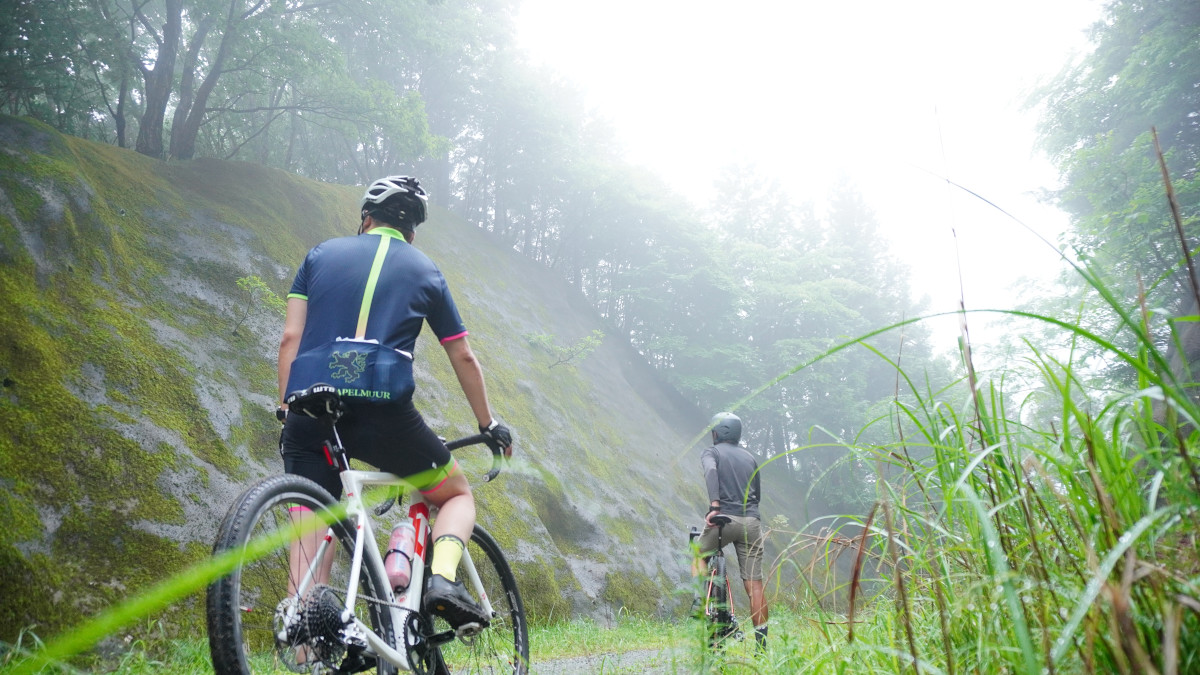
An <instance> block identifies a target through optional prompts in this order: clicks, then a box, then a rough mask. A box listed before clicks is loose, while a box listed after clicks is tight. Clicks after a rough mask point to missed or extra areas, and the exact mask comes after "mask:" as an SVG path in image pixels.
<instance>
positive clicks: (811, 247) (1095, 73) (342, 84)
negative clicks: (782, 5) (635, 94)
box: [0, 0, 1200, 509]
mask: <svg viewBox="0 0 1200 675" xmlns="http://www.w3.org/2000/svg"><path fill="white" fill-rule="evenodd" d="M5 5H6V10H5V13H6V16H5V20H4V23H3V29H2V31H3V32H2V33H0V110H3V111H4V112H6V113H9V114H15V115H27V116H32V117H35V118H37V119H39V120H41V121H44V122H46V123H48V124H51V125H52V126H54V127H55V128H57V129H59V130H62V131H64V132H67V133H70V134H74V135H78V136H81V137H84V138H88V139H93V140H100V141H104V142H108V143H113V144H116V145H119V146H122V147H128V148H133V149H136V150H137V151H138V152H140V153H143V154H146V155H150V156H153V157H159V158H165V159H168V160H172V161H175V160H188V159H191V158H194V157H217V158H225V159H238V160H245V161H249V162H256V163H261V164H264V165H268V166H272V167H278V168H280V169H283V170H285V171H289V172H293V173H296V174H299V175H303V176H306V177H310V178H314V179H318V180H322V181H328V182H336V183H342V184H363V183H366V182H368V181H369V180H371V179H373V178H374V177H377V176H378V175H383V174H387V173H397V172H401V173H412V174H414V175H417V176H419V177H420V178H421V179H422V181H423V182H424V183H425V185H426V186H427V188H428V189H429V190H430V192H431V194H432V197H433V199H434V200H435V201H436V202H437V203H439V204H440V205H442V206H445V207H448V208H450V209H451V210H453V211H454V212H456V213H458V214H459V215H461V216H462V217H464V218H465V219H467V220H468V221H470V222H473V223H475V224H477V225H478V226H479V227H481V228H484V229H486V230H488V231H490V232H492V233H493V234H494V235H495V236H496V237H498V238H500V239H501V240H503V241H504V242H507V243H509V244H511V246H512V247H513V248H514V249H515V250H517V251H519V252H520V253H522V254H523V255H525V256H527V257H528V258H529V259H530V261H531V264H539V265H544V266H546V267H549V268H552V269H553V270H555V271H556V272H557V273H558V274H560V275H561V276H562V277H563V278H564V279H566V280H567V281H568V282H569V283H571V284H572V285H574V286H576V287H577V288H578V289H580V291H582V293H583V294H584V295H585V296H586V297H587V299H588V300H589V301H590V302H591V303H592V305H593V306H594V307H595V308H596V310H597V311H598V312H599V313H600V315H601V316H602V317H604V319H605V320H606V321H607V322H608V324H609V325H610V326H611V332H612V333H613V334H617V335H621V336H627V337H628V339H629V341H630V343H631V344H632V345H633V346H634V347H635V348H636V349H637V350H638V351H639V352H640V353H641V354H643V355H644V356H645V358H646V359H647V361H649V362H650V363H651V364H652V365H653V366H654V367H655V368H657V369H658V370H659V371H660V372H661V373H662V375H663V376H664V377H665V378H666V379H667V380H668V381H669V382H670V383H671V384H672V385H674V386H675V387H676V388H677V389H678V390H679V391H680V392H682V393H683V394H684V395H685V396H686V397H687V398H689V399H690V400H691V401H693V402H694V403H695V404H696V405H698V406H699V407H700V408H701V409H704V410H716V409H722V408H729V407H733V406H734V405H740V408H739V412H740V413H742V414H743V415H744V417H745V418H746V419H747V430H748V436H749V437H748V438H747V441H748V444H749V446H750V447H751V448H754V449H755V450H756V452H759V453H761V454H763V455H764V456H774V455H779V454H783V453H787V452H788V451H789V450H791V449H792V448H795V447H797V446H798V445H802V444H805V443H810V442H811V443H824V442H830V441H843V442H847V443H858V444H870V443H872V442H874V441H876V440H878V437H879V433H876V431H873V429H872V425H871V420H874V419H875V418H876V416H877V411H876V407H877V404H880V403H886V402H888V401H891V400H893V399H896V398H903V397H906V396H908V395H910V394H911V391H910V388H911V387H916V388H918V389H920V388H928V389H930V390H937V389H940V388H941V387H943V386H946V385H948V384H949V383H950V382H951V378H952V377H953V376H954V374H955V373H959V374H961V364H955V363H950V362H948V360H947V359H946V358H939V357H935V349H934V346H933V345H931V344H930V342H929V335H928V330H927V329H926V328H924V327H923V326H922V325H921V324H920V323H910V324H908V325H905V326H904V327H903V328H900V329H896V330H893V331H887V332H883V333H881V334H879V335H877V336H874V337H872V338H870V339H868V340H866V341H865V344H866V345H869V346H870V348H864V347H863V346H856V347H854V348H850V349H844V350H840V351H837V352H836V353H832V354H828V355H825V352H826V350H829V349H830V348H832V347H835V346H838V345H840V344H842V343H844V342H846V341H848V340H851V339H854V338H858V337H861V336H864V335H866V334H868V333H871V332H872V331H876V330H879V329H881V328H884V327H887V326H891V325H894V324H897V323H900V322H902V321H905V320H906V319H912V318H914V317H919V316H921V313H922V310H923V306H922V302H921V299H920V298H917V297H914V294H913V293H912V291H911V290H910V287H909V268H908V265H911V264H914V262H915V263H916V264H950V261H928V260H927V261H900V260H897V259H896V258H895V257H894V256H893V255H891V253H890V251H889V250H888V248H887V247H886V246H883V245H881V242H883V241H884V240H883V238H882V237H881V236H880V233H879V228H880V223H879V222H878V221H877V219H876V217H875V215H874V212H873V210H872V208H871V207H870V205H869V199H868V197H869V196H867V195H863V194H860V193H859V192H858V191H857V189H856V188H855V186H854V185H853V183H851V182H849V181H844V182H842V183H841V184H839V186H838V187H837V188H835V190H834V192H833V194H828V195H813V197H812V198H813V200H814V201H815V200H821V201H822V202H823V203H827V204H828V207H827V208H823V209H821V210H820V212H819V213H818V211H817V209H815V208H814V206H813V203H812V202H806V203H795V202H794V200H793V199H791V198H789V197H787V196H786V195H787V194H789V193H788V192H787V191H785V190H783V189H781V186H780V185H779V184H778V182H777V179H776V178H774V177H772V176H769V175H759V174H758V173H756V170H755V169H754V168H753V167H744V168H739V169H736V170H735V169H731V171H730V175H723V176H715V177H714V180H713V185H712V189H711V192H710V194H711V195H712V201H711V202H710V203H709V204H704V205H695V204H690V203H687V202H686V201H685V200H684V199H683V198H681V197H680V196H679V195H677V194H674V193H673V192H672V191H671V189H669V188H668V187H667V186H666V185H665V183H664V182H663V181H662V180H661V179H660V178H658V177H656V176H654V175H652V174H650V173H649V172H648V171H647V170H646V169H643V168H640V167H634V166H631V165H629V164H628V163H627V162H625V161H624V160H623V159H622V151H621V148H620V147H618V145H617V143H616V141H615V140H614V136H613V134H612V132H611V130H610V129H609V128H608V127H607V126H606V123H605V121H604V120H603V119H602V118H598V117H596V116H594V115H592V114H591V113H590V111H589V110H588V109H587V108H586V106H585V105H584V103H583V97H582V96H581V94H580V93H579V92H578V91H576V90H575V89H574V88H573V87H572V86H571V85H570V84H569V83H567V82H565V81H564V80H563V78H562V77H561V76H559V75H557V74H556V73H555V72H553V71H551V70H548V69H547V68H545V67H540V66H535V65H532V64H531V63H530V62H529V60H528V59H526V58H525V57H524V56H523V54H522V53H521V51H520V50H519V49H518V48H517V47H516V46H515V29H514V16H515V12H516V11H517V10H518V8H519V5H520V3H519V2H517V1H516V0H478V1H472V2H458V1H451V0H443V1H436V2H427V1H426V0H380V1H376V2H356V1H348V0H347V1H338V0H334V1H327V2H319V1H316V0H308V1H304V0H292V1H288V2H269V1H267V0H258V1H247V0H161V1H155V2H146V1H144V0H64V1H62V2H53V3H50V2H35V1H29V0H13V1H10V2H8V3H5ZM1198 25H1200V10H1198V9H1197V6H1196V5H1195V3H1191V2H1187V1H1181V0H1175V1H1173V2H1158V3H1141V2H1126V1H1115V2H1110V3H1108V5H1107V13H1106V15H1105V20H1104V21H1103V22H1101V23H1098V24H1097V25H1096V27H1095V29H1094V31H1093V33H1092V43H1093V46H1094V51H1093V52H1092V53H1091V54H1090V55H1089V56H1088V57H1087V58H1086V59H1084V60H1083V61H1082V62H1081V63H1079V64H1078V65H1076V66H1074V67H1072V68H1068V69H1064V70H1063V72H1062V74H1061V75H1060V76H1059V77H1058V78H1057V79H1056V80H1055V81H1053V82H1052V83H1050V84H1049V85H1048V86H1046V87H1045V88H1044V89H1042V90H1040V91H1038V92H1037V93H1036V94H1035V95H1034V97H1033V98H1032V99H1031V100H1030V103H1031V104H1032V105H1040V106H1042V108H1043V109H1044V111H1045V112H1044V114H1043V117H1042V124H1041V129H1040V131H1041V134H1042V141H1043V149H1044V150H1045V151H1046V152H1047V153H1049V154H1050V155H1051V156H1052V157H1053V158H1054V160H1055V161H1056V163H1057V165H1058V166H1059V168H1060V170H1061V173H1062V176H1063V179H1064V187H1063V189H1062V190H1061V192H1060V193H1058V194H1057V195H1055V196H1054V198H1055V200H1056V202H1057V204H1058V205H1059V206H1060V207H1061V208H1062V209H1064V210H1065V211H1066V212H1067V213H1069V215H1070V217H1071V225H1072V228H1071V230H1070V231H1069V232H1068V233H1067V235H1066V236H1065V237H1064V241H1062V242H1060V243H1061V245H1062V246H1063V247H1064V250H1065V251H1067V253H1068V255H1069V256H1070V257H1073V258H1075V259H1077V260H1080V261H1084V262H1092V263H1094V264H1093V268H1094V270H1095V273H1097V274H1100V275H1103V277H1104V278H1105V279H1106V282H1107V283H1109V284H1111V285H1112V286H1113V289H1114V291H1115V292H1117V293H1119V295H1120V297H1121V298H1123V299H1124V300H1127V301H1133V300H1134V299H1135V298H1136V297H1137V296H1138V293H1139V292H1140V291H1139V288H1141V287H1144V288H1145V290H1146V293H1147V294H1148V296H1149V301H1148V306H1149V307H1151V308H1154V309H1155V311H1157V312H1162V313H1163V314H1164V316H1166V317H1170V316H1175V315H1178V314H1181V313H1182V312H1183V311H1184V310H1185V309H1186V307H1185V305H1186V304H1187V302H1186V300H1185V299H1186V298H1188V297H1191V296H1192V293H1191V288H1190V286H1189V284H1188V282H1187V276H1186V275H1185V274H1183V273H1182V269H1183V266H1182V265H1181V260H1180V256H1179V255H1178V253H1177V251H1178V249H1179V243H1178V242H1179V239H1178V234H1177V233H1176V231H1175V228H1174V227H1173V226H1172V224H1171V223H1172V220H1171V215H1170V213H1169V207H1168V204H1167V201H1166V200H1165V199H1164V198H1163V197H1162V194H1161V193H1162V189H1163V188H1162V186H1163V174H1162V172H1161V171H1160V169H1159V167H1158V164H1157V160H1156V158H1155V153H1154V151H1153V150H1154V148H1153V142H1154V141H1153V139H1152V136H1151V127H1156V128H1157V133H1158V136H1157V140H1158V142H1159V143H1160V144H1161V147H1162V150H1163V155H1164V157H1165V158H1166V161H1167V169H1168V170H1169V172H1170V174H1171V176H1172V178H1173V179H1174V181H1175V184H1174V189H1175V191H1176V193H1177V195H1178V197H1179V199H1178V203H1179V204H1180V208H1181V209H1182V210H1183V213H1182V214H1180V215H1181V218H1182V221H1181V222H1182V223H1184V224H1185V226H1186V227H1188V228H1189V229H1190V230H1194V227H1195V217H1194V214H1195V211H1196V209H1197V206H1196V201H1197V200H1196V199H1195V195H1196V191H1197V188H1196V182H1195V178H1196V177H1195V170H1196V166H1197V158H1198V154H1197V153H1198V151H1200V117H1198V116H1197V111H1198V110H1200V105H1198V103H1200V89H1198V87H1197V86H1196V82H1197V79H1198V78H1197V73H1198V72H1200V55H1198V54H1200V49H1198V48H1197V46H1196V44H1195V32H1196V29H1197V26H1198ZM813 67H818V66H815V65H814V66H813ZM696 142H697V143H703V142H704V139H702V138H698V139H696ZM1185 234H1187V235H1193V234H1194V232H1193V231H1189V232H1186V233H1185ZM964 263H965V264H968V265H969V264H970V261H964ZM1090 288H1091V286H1089V285H1088V284H1086V283H1082V282H1081V280H1080V277H1079V276H1078V275H1077V274H1075V273H1074V272H1073V271H1071V270H1070V269H1069V268H1067V267H1066V266H1065V265H1064V272H1063V277H1062V287H1061V288H1055V289H1047V290H1048V291H1051V292H1048V293H1046V294H1045V296H1044V297H1042V298H1039V299H1037V300H1036V301H1035V302H1034V304H1035V309H1036V310H1038V311H1041V312H1045V313H1049V314H1052V315H1054V316H1060V317H1062V318H1064V319H1065V320H1069V321H1076V322H1079V323H1081V324H1082V325H1086V326H1088V327H1090V328H1091V329H1093V330H1095V331H1097V332H1099V333H1100V334H1104V332H1105V331H1106V330H1109V331H1111V330H1112V328H1113V319H1112V318H1111V316H1110V315H1109V313H1108V312H1107V311H1106V310H1105V309H1103V308H1101V307H1100V306H1097V305H1095V303H1092V302H1090V301H1089V299H1088V298H1087V297H1085V296H1086V295H1087V294H1088V293H1089V292H1090V291H1088V290H1087V289H1090ZM277 290H282V289H277ZM1064 291H1065V292H1064ZM1043 337H1044V338H1045V339H1053V337H1052V336H1049V335H1047V336H1043ZM1158 339H1159V341H1160V343H1162V344H1165V342H1166V337H1165V336H1160V337H1159V338H1158ZM946 351H947V350H946V345H940V346H938V353H941V354H945V353H946ZM818 356H821V357H822V358H821V359H820V360H819V362H817V363H815V364H814V365H811V366H809V367H806V368H803V369H802V370H801V371H800V372H798V373H796V374H795V375H793V376H791V377H788V378H787V379H786V380H785V381H783V382H782V383H781V384H779V385H778V386H774V387H770V388H769V389H767V390H766V391H763V392H761V393H758V394H757V395H755V396H753V397H751V398H749V400H745V399H746V398H747V397H748V396H749V395H750V394H752V393H754V392H757V391H758V390H759V389H760V388H761V387H762V386H763V385H765V384H767V383H770V382H772V381H773V380H774V379H775V378H776V377H778V376H780V375H781V374H784V373H787V372H789V371H790V370H793V369H795V368H796V367H797V366H800V365H802V364H806V363H808V362H809V361H811V360H814V359H816V358H817V357H818ZM889 361H890V362H889ZM893 363H899V364H900V365H901V367H902V368H903V369H904V370H905V371H907V372H908V373H912V374H920V375H919V376H915V377H914V378H913V379H912V380H911V381H905V380H904V379H903V378H898V377H897V376H896V370H895V367H894V365H893ZM1092 372H1095V373H1096V374H1097V375H1098V376H1100V377H1105V378H1125V380H1124V381H1126V382H1128V381H1130V380H1129V378H1130V377H1131V376H1132V375H1131V371H1130V370H1129V369H1128V368H1127V367H1124V366H1123V365H1122V364H1120V363H1101V364H1099V365H1098V366H1097V368H1096V369H1093V371H1092ZM884 426H885V427H886V425H884ZM864 430H865V431H864ZM887 431H888V430H887V429H886V428H885V429H881V430H879V432H880V433H886V432H887ZM830 453H832V454H830ZM840 454H841V451H835V450H824V451H821V450H815V449H814V450H813V451H811V452H806V453H803V454H802V455H796V456H794V457H792V456H789V457H788V458H787V461H788V465H789V467H790V468H791V470H792V471H794V472H796V473H797V477H798V478H799V479H800V480H801V482H803V483H804V484H809V483H810V482H812V479H814V478H816V477H817V476H818V475H820V473H821V472H823V471H826V470H827V469H828V468H829V466H830V463H831V460H832V459H834V457H835V456H840ZM801 457H802V458H803V459H801ZM851 482H855V481H851ZM849 492H850V493H853V492H855V491H853V490H851V491H849ZM850 493H848V492H847V490H846V486H845V485H844V484H843V485H842V487H841V488H839V490H838V494H837V495H826V496H825V497H826V499H827V500H829V501H831V502H835V503H831V508H834V509H837V508H844V507H847V506H850V505H853V504H857V505H859V506H861V504H862V503H866V502H869V500H870V496H869V494H868V493H869V490H867V488H866V487H865V486H863V490H862V491H861V493H859V494H850ZM836 502H844V503H842V504H838V503H836Z"/></svg>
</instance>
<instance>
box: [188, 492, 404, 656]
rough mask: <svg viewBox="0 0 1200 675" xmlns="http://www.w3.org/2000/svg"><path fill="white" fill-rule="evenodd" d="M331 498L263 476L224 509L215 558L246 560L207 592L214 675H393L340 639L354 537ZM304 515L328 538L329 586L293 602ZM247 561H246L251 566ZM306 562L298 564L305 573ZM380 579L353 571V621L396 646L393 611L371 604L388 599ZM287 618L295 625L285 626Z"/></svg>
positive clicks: (364, 570)
mask: <svg viewBox="0 0 1200 675" xmlns="http://www.w3.org/2000/svg"><path fill="white" fill-rule="evenodd" d="M335 503H336V502H335V500H334V499H333V497H332V496H331V495H330V494H329V492H328V491H326V490H325V489H324V488H322V487H320V486H319V485H317V484H316V483H314V482H312V481H310V480H308V479H307V478H302V477H300V476H295V475H289V474H284V475H280V476H272V477H270V478H266V479H264V480H262V481H260V482H259V483H256V484H255V485H253V486H251V487H250V488H249V489H247V490H246V491H245V492H243V493H242V494H241V496H239V497H238V498H237V500H236V501H235V502H234V504H233V506H232V507H231V508H230V510H229V513H228V515H226V516H225V520H224V522H222V523H221V528H220V531H219V532H218V535H217V543H216V546H214V547H213V555H214V556H217V555H221V554H223V553H226V552H229V551H240V552H241V553H242V554H243V555H244V556H245V558H244V561H243V562H240V563H239V564H238V566H237V567H236V568H235V569H234V570H233V571H232V572H230V573H229V574H228V575H227V576H225V577H223V578H221V579H219V580H217V581H215V582H213V583H212V585H210V586H209V587H208V598H207V613H208V640H209V649H210V651H211V652H212V661H213V669H214V670H215V671H216V673H217V674H218V675H226V674H230V675H249V674H250V673H256V672H257V673H267V672H270V673H274V672H279V671H280V669H281V668H286V669H287V670H291V671H293V672H310V671H311V670H312V666H313V665H314V664H315V663H316V661H322V662H324V663H326V664H327V665H330V666H331V667H332V668H338V667H339V666H341V665H342V664H347V665H350V664H357V666H356V667H361V668H362V669H363V670H364V671H365V672H372V673H380V674H382V675H393V674H394V673H396V668H395V667H394V666H392V665H391V664H389V663H387V662H384V661H379V662H378V663H376V659H375V658H374V657H366V656H363V655H361V654H360V653H357V652H358V651H359V650H356V649H355V648H354V647H350V648H347V647H346V645H345V644H344V643H343V641H341V640H340V639H338V637H339V636H338V632H339V629H340V627H341V626H340V610H341V608H342V607H343V606H344V601H345V598H344V594H345V591H346V588H347V586H348V585H349V576H350V569H349V568H350V565H349V562H350V560H351V559H352V558H351V555H350V554H351V552H352V551H353V550H354V530H353V529H351V528H350V527H348V526H347V524H346V523H344V522H340V521H333V518H332V516H330V515H329V510H328V509H329V507H331V506H333V505H334V504H335ZM304 509H307V513H311V514H315V515H316V516H318V517H321V518H322V519H323V520H325V521H326V522H332V524H331V525H330V526H329V529H330V530H331V531H332V534H333V540H332V541H331V542H330V545H331V546H333V547H334V548H335V549H341V550H335V551H334V552H333V553H332V556H333V567H332V570H331V572H330V577H329V580H328V581H327V582H326V584H324V585H321V586H316V587H314V588H312V589H310V590H309V591H308V592H307V593H305V596H304V598H302V599H297V598H296V597H294V596H293V595H292V593H293V592H294V589H295V588H296V586H297V585H298V584H299V582H300V579H298V578H295V577H297V576H302V575H303V571H300V572H295V573H294V572H293V571H292V567H291V564H290V562H289V559H290V549H291V544H292V541H293V540H294V539H295V538H296V537H295V535H294V534H293V533H294V532H296V527H297V525H298V524H299V522H300V521H299V519H301V518H304V517H306V515H305V514H306V512H305V511H304ZM264 541H269V546H267V550H265V552H264V554H263V555H261V557H254V556H253V555H251V554H252V553H253V552H255V549H256V548H257V547H258V546H260V542H264ZM251 558H253V559H251ZM310 563H311V561H304V563H303V564H302V565H297V569H300V570H306V569H308V568H309V567H310ZM386 588H387V580H386V579H383V578H380V577H379V576H377V574H376V572H375V570H373V569H372V568H371V566H369V565H366V564H364V565H362V567H361V570H360V573H359V588H358V593H359V597H358V599H357V600H356V602H355V606H354V615H355V616H356V617H358V618H359V619H360V620H362V621H363V622H365V623H367V624H368V625H370V626H371V628H372V629H373V630H374V631H375V633H376V634H378V635H379V636H380V637H382V638H383V639H384V640H386V641H387V642H388V643H389V644H391V645H392V646H393V647H394V646H395V643H396V641H395V634H396V632H395V631H394V630H393V626H392V620H391V613H390V612H389V611H388V610H387V608H386V607H385V606H383V605H380V604H377V603H375V602H370V601H368V600H367V597H370V598H385V597H386ZM289 612H290V613H291V615H292V616H293V617H294V616H296V615H297V614H298V615H299V617H300V619H299V620H297V619H295V618H290V619H289V618H287V615H288V614H289Z"/></svg>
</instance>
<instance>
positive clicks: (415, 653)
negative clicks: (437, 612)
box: [404, 611, 441, 675]
mask: <svg viewBox="0 0 1200 675" xmlns="http://www.w3.org/2000/svg"><path fill="white" fill-rule="evenodd" d="M432 633H433V625H432V624H431V623H430V622H429V619H428V618H426V617H425V616H423V615H421V614H420V613H419V612H412V611H410V612H408V616H407V617H405V619H404V655H405V656H406V657H407V658H408V667H409V668H410V669H411V670H412V672H413V673H415V674H416V675H433V674H434V673H435V672H436V671H437V665H438V662H439V661H440V660H441V654H440V653H439V652H438V650H437V649H436V648H435V647H434V646H433V643H431V642H430V641H429V636H430V635H431V634H432Z"/></svg>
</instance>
